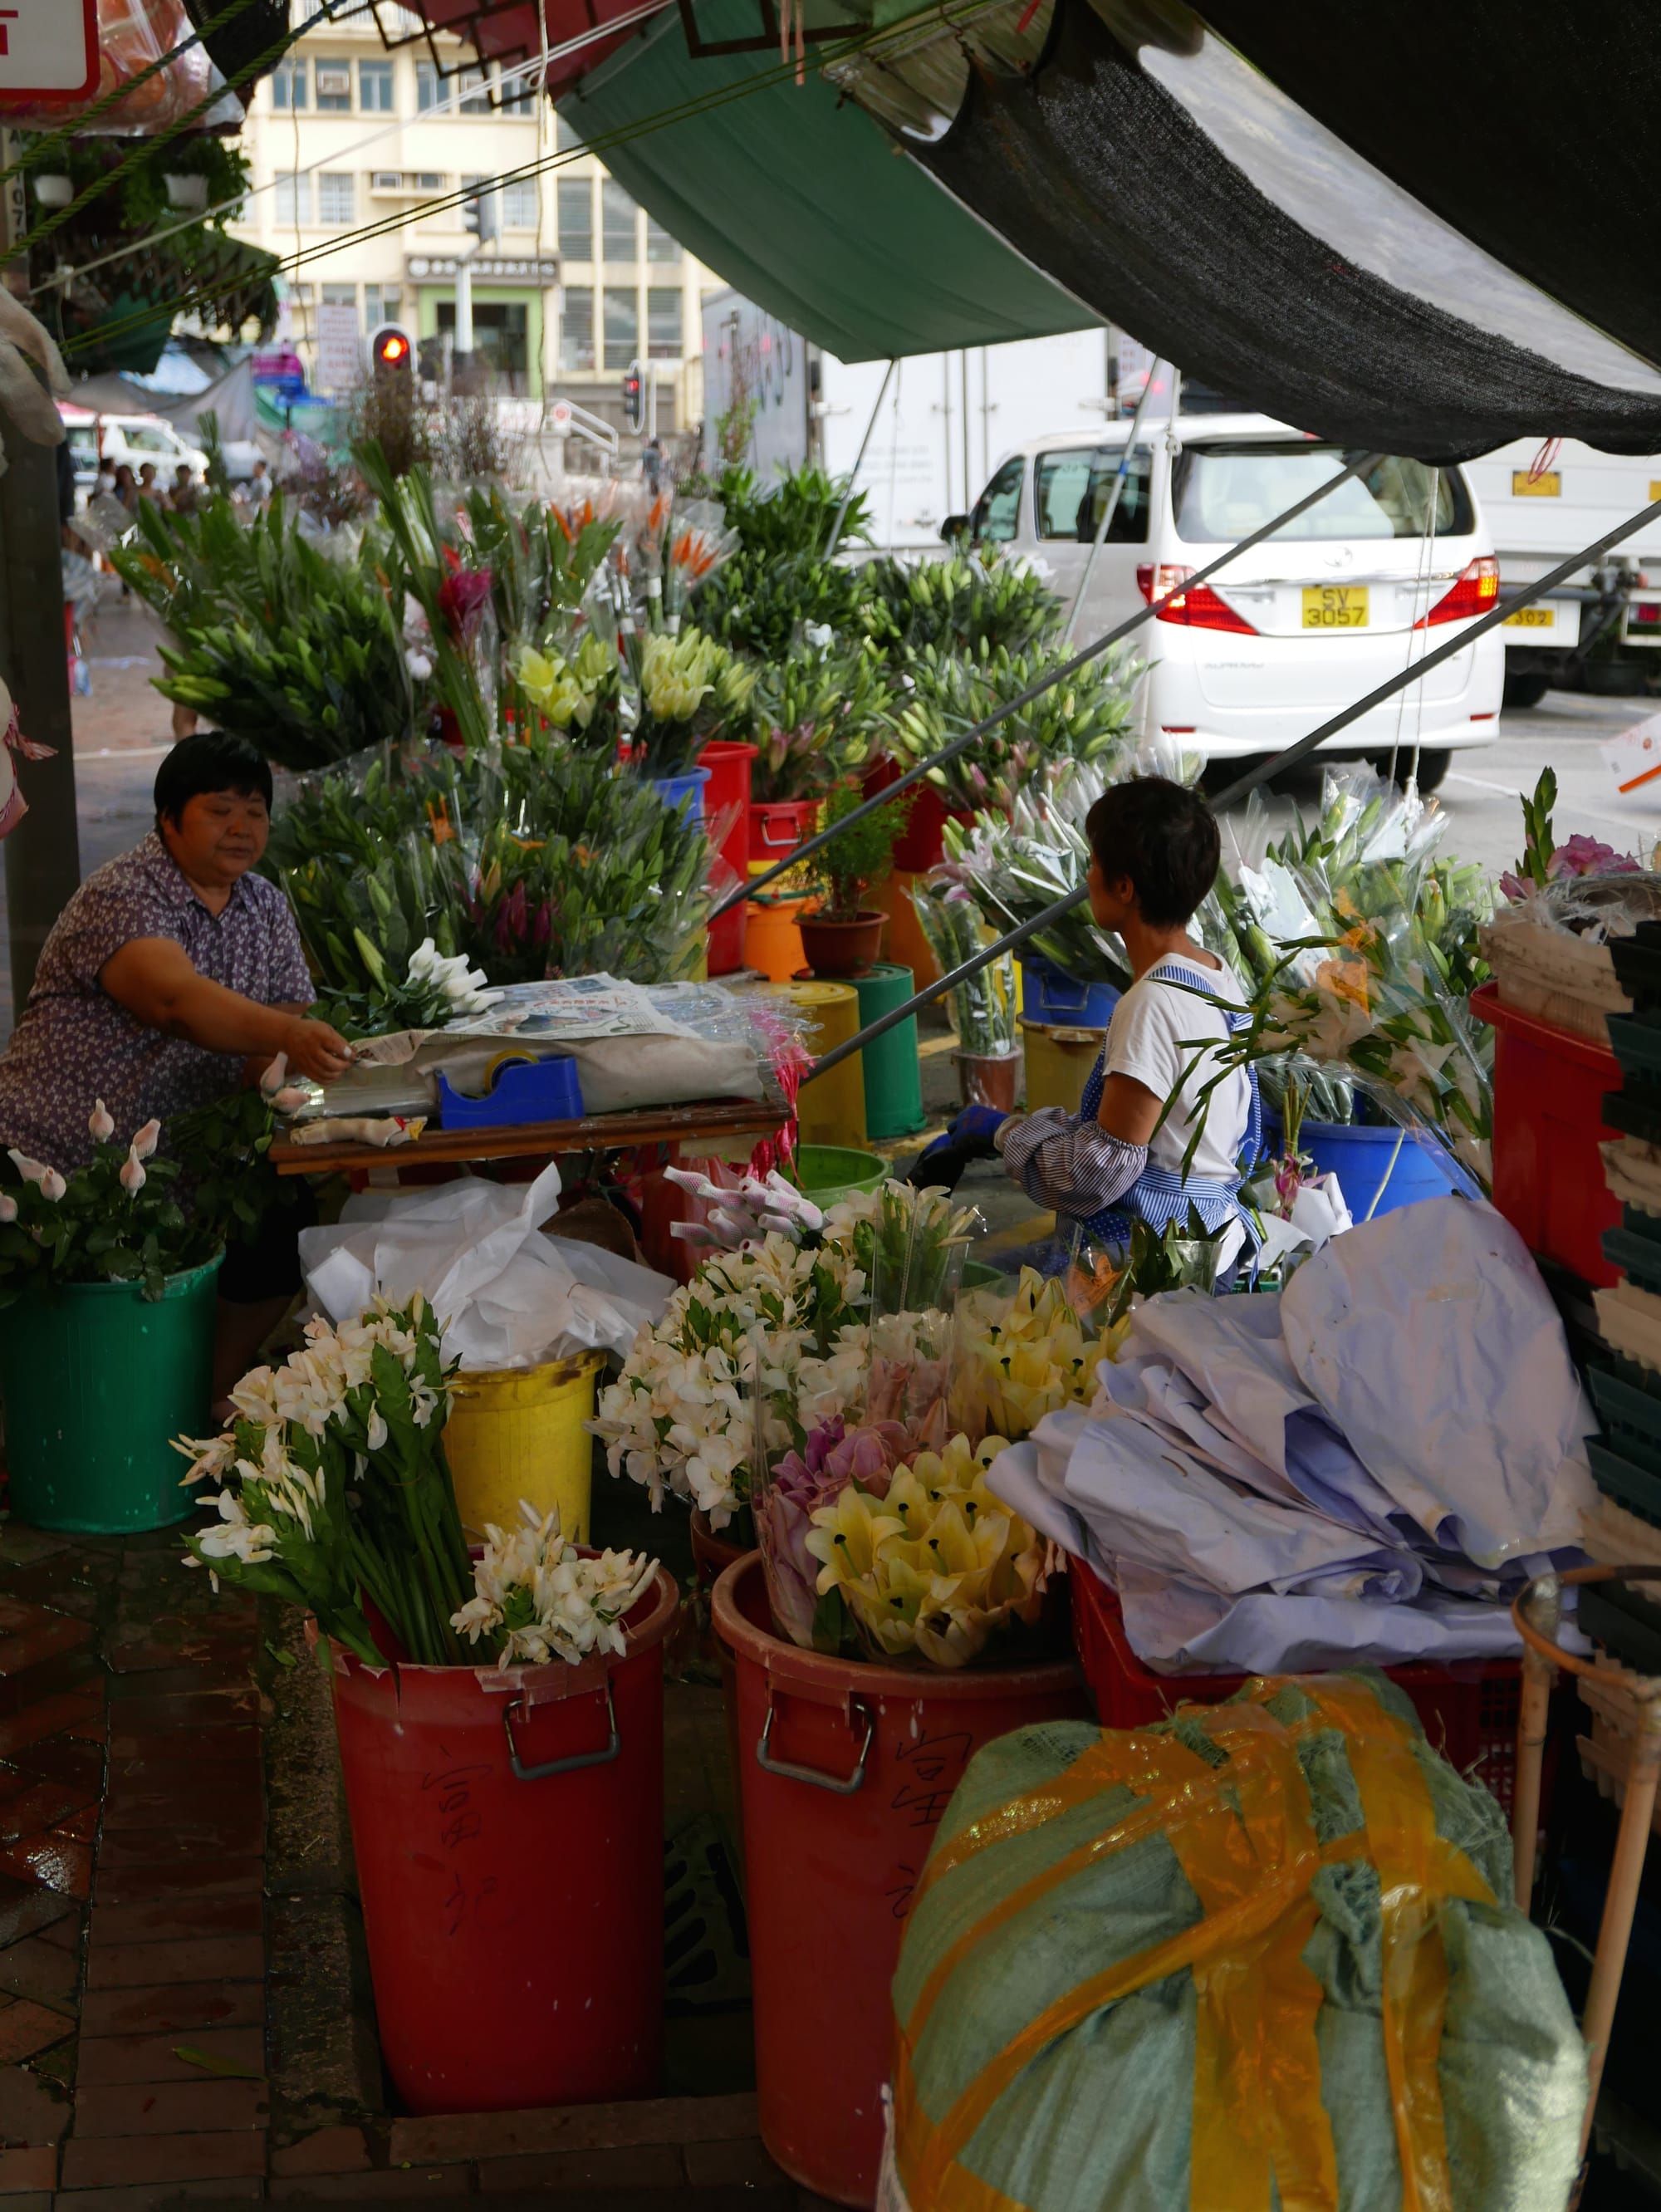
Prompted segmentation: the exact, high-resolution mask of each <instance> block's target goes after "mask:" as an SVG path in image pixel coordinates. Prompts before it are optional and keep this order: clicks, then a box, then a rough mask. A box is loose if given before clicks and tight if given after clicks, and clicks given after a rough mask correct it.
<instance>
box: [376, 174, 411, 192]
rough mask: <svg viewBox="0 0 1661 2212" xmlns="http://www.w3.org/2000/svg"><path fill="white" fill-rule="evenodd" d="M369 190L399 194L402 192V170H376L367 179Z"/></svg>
mask: <svg viewBox="0 0 1661 2212" xmlns="http://www.w3.org/2000/svg"><path fill="white" fill-rule="evenodd" d="M369 189H370V191H374V192H401V191H403V170H402V169H377V170H376V171H375V172H374V173H373V175H372V176H371V178H370V179H369Z"/></svg>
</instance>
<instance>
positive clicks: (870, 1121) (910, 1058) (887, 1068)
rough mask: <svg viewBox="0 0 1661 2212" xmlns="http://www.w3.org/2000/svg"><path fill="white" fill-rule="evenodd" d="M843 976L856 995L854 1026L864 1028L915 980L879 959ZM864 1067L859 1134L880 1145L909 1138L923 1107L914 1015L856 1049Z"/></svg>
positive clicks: (899, 1000) (898, 1002)
mask: <svg viewBox="0 0 1661 2212" xmlns="http://www.w3.org/2000/svg"><path fill="white" fill-rule="evenodd" d="M848 980H849V981H850V982H851V983H852V985H853V987H854V989H855V990H856V991H857V992H858V994H859V1026H860V1028H861V1029H862V1030H863V1029H866V1028H869V1027H870V1024H871V1023H872V1022H875V1021H880V1020H881V1019H882V1016H883V1015H884V1014H888V1013H892V1012H893V1011H894V1008H895V1007H896V1006H904V1005H905V1003H906V1000H907V999H909V998H910V997H911V995H912V992H913V991H914V990H915V989H916V985H915V984H914V983H913V982H912V971H911V969H909V968H896V967H895V966H894V963H892V962H891V961H887V960H883V961H879V962H878V963H877V964H876V966H875V967H874V968H872V969H870V970H869V971H868V972H867V973H866V974H865V975H852V976H850V977H849V979H848ZM859 1057H860V1060H861V1061H862V1062H863V1064H864V1071H865V1134H866V1135H867V1136H868V1137H873V1138H875V1139H876V1140H877V1142H878V1143H879V1144H880V1143H881V1142H882V1140H883V1139H886V1138H889V1137H914V1136H915V1135H916V1134H917V1133H918V1130H919V1129H921V1128H924V1127H926V1126H927V1122H926V1118H925V1116H924V1112H923V1075H922V1071H921V1069H920V1068H919V1066H918V1059H917V1017H916V1015H915V1014H908V1015H907V1016H906V1018H905V1020H904V1021H903V1022H896V1023H895V1024H894V1027H893V1028H892V1029H891V1030H888V1033H887V1034H886V1036H880V1037H873V1038H872V1039H871V1041H870V1043H869V1044H868V1045H865V1046H864V1047H863V1048H862V1049H861V1052H860V1054H859Z"/></svg>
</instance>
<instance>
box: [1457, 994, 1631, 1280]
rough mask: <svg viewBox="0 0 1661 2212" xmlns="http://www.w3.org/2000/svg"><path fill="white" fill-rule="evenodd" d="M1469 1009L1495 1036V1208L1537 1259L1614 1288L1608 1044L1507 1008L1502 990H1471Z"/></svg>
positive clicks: (1612, 1084)
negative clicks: (1607, 1237)
mask: <svg viewBox="0 0 1661 2212" xmlns="http://www.w3.org/2000/svg"><path fill="white" fill-rule="evenodd" d="M1470 1011H1471V1012H1472V1013H1473V1014H1475V1015H1476V1017H1477V1018H1478V1019H1479V1020H1481V1021H1485V1022H1488V1023H1489V1024H1492V1026H1493V1030H1494V1204H1495V1206H1498V1207H1499V1209H1500V1212H1501V1213H1503V1214H1504V1216H1505V1217H1506V1220H1507V1221H1508V1222H1510V1224H1511V1225H1512V1228H1513V1229H1514V1230H1515V1231H1517V1233H1518V1235H1519V1237H1521V1238H1522V1240H1523V1242H1524V1243H1525V1244H1526V1245H1527V1246H1528V1248H1529V1249H1530V1250H1531V1252H1537V1253H1538V1254H1539V1255H1541V1256H1542V1258H1543V1259H1547V1260H1555V1261H1557V1262H1558V1264H1559V1266H1561V1267H1567V1268H1568V1269H1570V1270H1571V1272H1572V1273H1574V1274H1577V1275H1579V1277H1580V1279H1581V1280H1582V1281H1583V1282H1587V1283H1592V1284H1596V1285H1608V1284H1610V1283H1614V1282H1618V1281H1619V1279H1620V1271H1619V1269H1618V1268H1616V1267H1611V1266H1610V1265H1609V1261H1607V1260H1606V1259H1605V1258H1604V1257H1603V1231H1605V1230H1606V1229H1614V1228H1616V1227H1618V1226H1619V1224H1620V1220H1621V1205H1620V1201H1619V1200H1618V1199H1616V1198H1614V1197H1612V1196H1611V1195H1610V1194H1609V1188H1608V1186H1607V1185H1606V1184H1605V1182H1604V1181H1603V1160H1602V1159H1601V1158H1600V1157H1599V1155H1598V1151H1597V1147H1598V1146H1599V1144H1600V1143H1601V1142H1603V1140H1604V1139H1608V1138H1610V1137H1615V1136H1618V1135H1619V1134H1620V1132H1619V1130H1616V1129H1611V1128H1609V1127H1606V1126H1605V1124H1604V1121H1603V1094H1604V1092H1605V1091H1618V1090H1619V1089H1620V1088H1621V1066H1620V1062H1619V1061H1618V1060H1616V1057H1615V1054H1613V1053H1612V1052H1611V1051H1610V1050H1609V1048H1608V1046H1607V1045H1597V1044H1593V1043H1592V1042H1591V1041H1590V1039H1588V1038H1586V1037H1581V1036H1573V1034H1572V1033H1571V1032H1570V1031H1569V1030H1560V1029H1556V1028H1554V1026H1553V1025H1552V1024H1551V1023H1549V1022H1543V1021H1542V1020H1541V1019H1540V1018H1539V1017H1538V1016H1537V1015H1536V1014H1525V1013H1524V1012H1521V1011H1520V1009H1519V1008H1518V1007H1516V1006H1506V1005H1505V1004H1503V1002H1502V1001H1501V1000H1500V991H1499V986H1498V985H1497V984H1494V983H1484V984H1483V985H1482V988H1481V990H1480V991H1476V992H1473V993H1472V994H1471V1000H1470Z"/></svg>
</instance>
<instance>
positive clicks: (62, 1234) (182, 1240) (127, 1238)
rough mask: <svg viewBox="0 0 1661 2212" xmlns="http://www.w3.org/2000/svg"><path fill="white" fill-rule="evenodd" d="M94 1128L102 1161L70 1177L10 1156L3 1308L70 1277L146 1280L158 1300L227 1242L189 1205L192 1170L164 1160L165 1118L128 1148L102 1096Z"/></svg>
mask: <svg viewBox="0 0 1661 2212" xmlns="http://www.w3.org/2000/svg"><path fill="white" fill-rule="evenodd" d="M88 1129H89V1130H90V1132H91V1134H92V1138H93V1156H92V1158H91V1159H90V1160H89V1161H88V1163H87V1164H86V1165H85V1166H84V1167H78V1168H76V1169H74V1170H72V1171H71V1172H70V1174H69V1175H67V1176H65V1175H61V1174H59V1172H58V1170H57V1169H56V1168H54V1167H49V1166H46V1165H45V1164H43V1163H42V1162H40V1161H39V1160H32V1159H30V1158H27V1155H26V1154H24V1153H22V1152H16V1151H13V1152H11V1153H10V1154H9V1158H10V1160H11V1164H12V1165H13V1166H14V1167H15V1169H16V1170H17V1173H18V1176H19V1177H20V1178H21V1180H20V1181H19V1182H18V1183H17V1185H16V1186H15V1188H5V1187H3V1186H0V1308H3V1307H5V1306H9V1305H10V1304H13V1303H14V1301H15V1300H16V1299H18V1298H20V1297H23V1296H24V1295H25V1294H26V1293H33V1294H34V1295H37V1296H39V1295H43V1294H44V1295H47V1296H50V1295H51V1294H52V1291H55V1290H56V1289H57V1288H58V1286H59V1285H63V1284H66V1283H138V1284H141V1285H142V1289H143V1295H144V1297H146V1298H148V1299H149V1300H151V1301H152V1302H154V1301H155V1299H157V1298H159V1297H161V1294H162V1291H163V1288H164V1286H165V1285H166V1283H167V1278H168V1276H170V1275H177V1274H182V1273H185V1271H186V1270H187V1269H189V1268H191V1267H200V1266H201V1265H202V1264H203V1261H207V1260H210V1259H211V1258H212V1257H213V1255H214V1254H215V1251H217V1249H219V1246H220V1244H221V1243H222V1242H223V1238H224V1224H223V1223H222V1222H221V1221H219V1220H216V1219H215V1218H203V1217H201V1216H199V1215H197V1213H196V1212H187V1211H186V1210H185V1207H184V1206H181V1205H180V1204H179V1194H178V1191H177V1189H176V1188H175V1187H176V1185H177V1183H178V1181H179V1176H181V1175H182V1174H183V1172H184V1170H183V1169H182V1168H181V1166H180V1165H179V1162H178V1161H177V1160H171V1159H158V1158H155V1151H156V1146H157V1145H158V1144H159V1143H160V1142H161V1133H162V1132H161V1123H160V1122H159V1121H147V1122H146V1123H145V1124H144V1126H143V1127H142V1129H139V1130H136V1132H135V1133H133V1135H132V1136H131V1137H130V1138H129V1139H127V1141H126V1142H125V1143H124V1144H118V1143H117V1142H116V1141H115V1124H114V1122H113V1121H112V1120H111V1118H110V1116H109V1115H108V1114H106V1112H105V1110H104V1102H103V1100H102V1099H101V1098H100V1099H99V1100H98V1101H97V1102H96V1103H95V1104H94V1109H93V1111H92V1113H91V1115H89V1116H88Z"/></svg>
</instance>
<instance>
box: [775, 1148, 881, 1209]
mask: <svg viewBox="0 0 1661 2212" xmlns="http://www.w3.org/2000/svg"><path fill="white" fill-rule="evenodd" d="M796 1180H797V1182H798V1183H799V1184H800V1185H801V1187H802V1189H803V1192H804V1194H806V1195H807V1196H808V1197H809V1198H810V1199H811V1200H813V1202H814V1204H815V1206H834V1205H835V1203H836V1201H837V1200H838V1199H839V1198H852V1196H853V1195H854V1194H855V1193H856V1192H857V1193H858V1194H860V1195H861V1196H868V1195H869V1194H870V1192H872V1191H874V1190H881V1189H882V1185H883V1184H884V1182H886V1181H887V1180H888V1165H887V1163H886V1162H885V1161H882V1160H880V1159H878V1158H877V1157H876V1153H875V1152H855V1151H854V1150H853V1148H852V1146H848V1145H803V1146H800V1147H799V1148H798V1149H797V1155H796Z"/></svg>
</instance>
